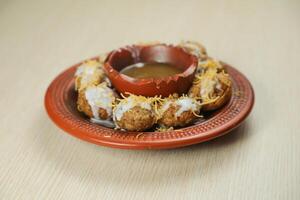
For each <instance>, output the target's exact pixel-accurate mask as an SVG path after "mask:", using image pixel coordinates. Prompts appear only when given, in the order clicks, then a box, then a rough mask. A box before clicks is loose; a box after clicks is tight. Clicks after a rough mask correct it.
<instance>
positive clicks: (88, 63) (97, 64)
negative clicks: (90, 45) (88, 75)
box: [83, 60, 101, 67]
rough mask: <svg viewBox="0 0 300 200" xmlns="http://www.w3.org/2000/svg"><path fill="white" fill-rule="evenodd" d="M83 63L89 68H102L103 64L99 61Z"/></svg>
mask: <svg viewBox="0 0 300 200" xmlns="http://www.w3.org/2000/svg"><path fill="white" fill-rule="evenodd" d="M83 63H84V64H86V65H87V66H91V67H97V66H101V63H100V62H99V61H97V60H86V61H84V62H83Z"/></svg>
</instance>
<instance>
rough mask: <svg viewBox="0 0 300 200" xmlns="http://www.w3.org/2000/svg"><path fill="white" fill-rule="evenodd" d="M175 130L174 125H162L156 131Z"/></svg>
mask: <svg viewBox="0 0 300 200" xmlns="http://www.w3.org/2000/svg"><path fill="white" fill-rule="evenodd" d="M173 130H174V127H173V126H171V127H165V126H160V127H157V128H156V129H155V131H157V132H166V131H173Z"/></svg>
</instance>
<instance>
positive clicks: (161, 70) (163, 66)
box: [120, 63, 183, 79]
mask: <svg viewBox="0 0 300 200" xmlns="http://www.w3.org/2000/svg"><path fill="white" fill-rule="evenodd" d="M182 72H183V71H182V69H179V68H178V67H176V66H173V65H170V64H167V63H135V64H133V65H129V66H127V67H125V68H124V69H122V70H121V71H120V73H122V74H125V75H127V76H130V77H132V78H137V79H142V78H163V77H167V76H173V75H175V74H180V73H182Z"/></svg>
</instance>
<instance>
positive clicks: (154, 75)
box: [75, 41, 232, 131]
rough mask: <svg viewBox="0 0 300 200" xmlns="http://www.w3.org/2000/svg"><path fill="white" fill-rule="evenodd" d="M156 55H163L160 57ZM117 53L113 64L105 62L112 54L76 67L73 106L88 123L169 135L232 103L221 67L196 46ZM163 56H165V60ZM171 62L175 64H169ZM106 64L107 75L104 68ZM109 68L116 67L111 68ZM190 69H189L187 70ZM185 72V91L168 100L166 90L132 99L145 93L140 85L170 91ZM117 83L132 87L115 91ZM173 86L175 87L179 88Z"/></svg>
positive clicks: (188, 43) (185, 44) (229, 85)
mask: <svg viewBox="0 0 300 200" xmlns="http://www.w3.org/2000/svg"><path fill="white" fill-rule="evenodd" d="M141 45H153V46H151V48H148V47H149V46H146V48H145V50H143V47H142V46H141ZM155 45H157V46H155ZM137 49H138V50H139V54H140V57H138V59H136V58H134V59H133V57H130V56H131V55H135V54H136V53H137ZM159 51H163V52H164V54H159ZM120 52H121V51H120ZM120 52H118V51H116V52H114V56H115V57H114V59H110V57H109V56H111V54H112V53H109V54H106V56H107V57H106V56H101V57H99V58H98V59H95V60H88V61H85V62H83V63H82V64H81V65H80V66H79V67H78V68H77V71H76V73H75V90H76V91H77V93H78V98H77V107H78V110H79V111H80V112H82V113H84V114H85V115H86V116H88V117H89V118H90V119H91V120H92V122H96V123H97V122H98V123H99V124H101V125H103V124H104V126H106V124H108V125H109V126H108V127H114V128H116V129H119V130H124V131H147V130H155V129H156V130H172V129H176V128H180V127H186V126H189V125H191V124H193V122H195V121H196V120H197V118H199V117H202V114H205V112H207V111H211V110H216V109H219V108H220V107H222V106H223V105H224V104H226V103H227V102H228V101H229V100H230V98H231V90H232V83H231V79H230V76H229V74H228V73H227V71H226V67H224V65H223V63H221V62H219V61H218V60H216V59H213V58H211V57H209V56H208V54H207V51H206V49H205V47H204V46H203V45H201V44H200V43H197V42H192V41H184V42H181V43H180V44H178V45H176V46H174V45H165V44H160V43H154V44H139V46H134V48H132V47H125V48H123V49H122V53H120ZM166 52H168V53H166ZM182 52H183V53H182ZM162 55H164V56H167V57H168V58H167V60H168V61H166V59H165V58H164V57H163V56H162ZM147 56H148V57H147ZM149 56H150V57H149ZM176 56H177V57H178V56H179V57H181V58H180V59H179V58H177V57H176ZM172 59H173V60H175V61H176V62H175V61H174V62H173V63H170V62H169V61H173V60H172ZM108 60H109V65H108V66H109V67H110V68H108V69H109V70H107V69H105V66H106V62H108ZM112 65H116V67H115V69H113V68H112ZM181 65H185V67H181ZM189 65H190V66H193V67H192V68H189ZM144 68H145V69H144ZM160 68H161V69H160ZM151 69H153V72H152V71H151ZM149 70H150V71H151V73H149ZM112 72H113V73H114V74H115V75H116V76H113V77H114V78H115V82H112V83H111V79H110V78H111V77H112V74H110V73H112ZM184 73H188V74H189V79H187V80H186V81H187V82H185V86H184V87H185V88H187V89H182V88H181V89H180V90H178V91H180V92H178V93H174V94H173V93H171V94H173V95H169V96H167V95H166V94H167V93H168V91H166V90H164V94H163V95H162V94H159V93H157V94H155V95H156V96H154V95H153V92H151V95H153V96H146V95H139V94H137V93H143V90H144V88H143V87H141V86H142V85H143V84H144V85H145V84H146V83H149V82H151V81H152V82H153V83H156V84H157V85H156V87H157V88H158V89H159V87H161V86H163V87H165V88H167V84H170V88H171V86H172V87H173V88H172V89H174V84H173V83H172V81H176V80H177V79H178V78H179V77H180V76H181V74H184ZM118 79H122V80H126V81H127V82H126V81H125V82H124V81H123V82H121V83H122V84H124V83H129V82H130V83H131V84H128V85H126V86H124V85H122V92H120V90H119V91H118V87H115V85H114V84H115V83H116V82H118ZM160 80H161V81H160ZM188 81H190V83H188ZM162 82H163V84H161V83H162ZM172 84H173V85H172ZM187 85H188V87H187ZM126 87H127V88H128V87H135V88H134V90H132V91H137V93H128V92H125V93H124V92H123V91H124V88H126ZM151 87H152V86H151ZM176 87H178V88H180V87H181V85H180V84H179V85H178V86H176ZM120 88H121V87H120ZM131 89H132V88H131ZM146 89H147V88H146ZM148 89H149V88H148ZM175 89H176V88H175ZM128 90H129V88H128ZM153 91H155V90H153ZM157 91H160V90H157ZM172 91H173V90H172ZM182 91H185V92H182ZM149 94H150V93H149ZM169 94H170V93H169ZM103 122H105V123H103Z"/></svg>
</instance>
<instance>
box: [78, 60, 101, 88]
mask: <svg viewBox="0 0 300 200" xmlns="http://www.w3.org/2000/svg"><path fill="white" fill-rule="evenodd" d="M100 66H101V64H100V63H98V62H96V61H95V62H94V61H90V62H85V63H83V64H82V65H81V66H80V67H78V68H77V70H76V72H75V76H76V77H81V80H80V85H81V86H87V85H88V84H89V83H90V82H93V80H97V79H98V78H99V77H101V76H102V75H103V74H104V72H103V70H102V69H101V68H100Z"/></svg>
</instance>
